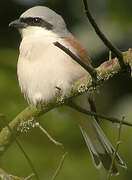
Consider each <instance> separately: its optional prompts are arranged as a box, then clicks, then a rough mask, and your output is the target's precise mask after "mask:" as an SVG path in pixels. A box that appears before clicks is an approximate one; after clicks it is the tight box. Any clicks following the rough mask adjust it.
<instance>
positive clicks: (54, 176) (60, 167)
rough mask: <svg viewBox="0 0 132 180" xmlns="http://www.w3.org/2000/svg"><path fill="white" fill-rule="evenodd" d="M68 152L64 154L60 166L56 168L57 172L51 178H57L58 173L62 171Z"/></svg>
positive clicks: (52, 179) (53, 179)
mask: <svg viewBox="0 0 132 180" xmlns="http://www.w3.org/2000/svg"><path fill="white" fill-rule="evenodd" d="M67 154H68V153H67V152H66V153H65V154H64V155H63V156H62V158H61V160H60V163H59V166H58V168H57V169H56V171H55V174H54V175H53V176H52V178H51V180H55V179H56V177H57V176H58V174H59V173H60V171H61V169H62V166H63V163H64V160H65V157H66V155H67Z"/></svg>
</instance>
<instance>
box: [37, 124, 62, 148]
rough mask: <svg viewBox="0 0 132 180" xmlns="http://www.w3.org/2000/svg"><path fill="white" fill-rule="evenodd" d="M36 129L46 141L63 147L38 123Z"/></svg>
mask: <svg viewBox="0 0 132 180" xmlns="http://www.w3.org/2000/svg"><path fill="white" fill-rule="evenodd" d="M37 127H38V128H39V129H40V130H41V131H42V132H43V133H44V134H45V135H46V136H47V137H48V139H49V140H50V141H51V142H53V143H54V144H55V145H57V146H62V147H63V144H62V143H60V142H58V141H56V140H55V139H54V138H53V137H52V136H51V135H50V134H49V133H48V132H47V131H46V130H45V129H44V128H43V127H42V126H41V125H40V124H39V123H38V125H37Z"/></svg>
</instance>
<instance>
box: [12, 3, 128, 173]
mask: <svg viewBox="0 0 132 180" xmlns="http://www.w3.org/2000/svg"><path fill="white" fill-rule="evenodd" d="M10 26H13V27H16V28H18V29H19V31H20V33H21V35H22V42H21V44H20V54H19V59H18V65H17V73H18V80H19V84H20V87H21V91H22V92H23V93H24V95H25V97H26V98H27V100H28V102H29V103H30V104H34V105H37V104H38V103H40V102H41V103H43V102H50V101H51V100H52V99H53V98H54V97H55V96H56V93H57V91H58V88H56V87H59V88H60V89H61V91H62V93H63V94H64V95H67V94H69V93H70V91H71V87H72V84H73V83H74V82H75V81H77V80H78V79H79V78H81V77H83V76H86V75H87V73H88V72H86V71H85V70H84V69H83V68H82V67H81V66H80V65H79V64H78V63H76V62H75V61H74V60H73V59H72V58H71V57H70V56H68V55H67V54H66V53H65V52H63V51H62V50H60V49H59V48H58V47H56V46H55V45H54V44H53V43H54V42H56V41H58V42H59V43H61V44H62V45H64V46H65V47H67V48H68V49H69V50H70V51H72V52H73V53H74V54H75V55H76V56H78V57H80V59H81V60H82V61H84V63H87V64H88V63H89V59H88V56H87V52H86V51H85V49H84V48H83V47H82V45H81V44H80V43H79V42H78V41H77V40H76V39H74V37H73V35H72V34H71V33H70V32H69V31H68V30H67V27H66V24H65V22H64V20H63V18H62V17H61V16H60V15H58V14H57V13H55V12H54V11H52V10H51V9H49V8H47V7H42V6H36V7H33V8H31V9H29V10H27V11H26V12H24V13H23V14H22V15H21V16H20V18H19V19H18V20H15V21H13V22H11V23H10ZM80 98H81V101H82V102H81V106H83V108H89V104H88V102H87V98H86V95H85V96H84V95H82V96H81V97H80ZM73 101H74V103H78V104H79V103H80V101H79V99H78V98H74V99H73ZM77 123H78V125H79V127H80V129H81V132H82V134H83V136H84V139H85V141H86V144H87V146H88V148H89V151H90V154H91V156H92V158H93V160H94V164H95V165H96V167H97V168H99V167H101V164H103V166H104V168H105V169H106V170H109V168H110V166H111V162H112V153H113V151H114V149H113V147H112V145H111V144H110V142H109V141H108V139H107V138H106V136H105V135H104V133H103V131H102V130H101V128H100V127H99V125H98V123H97V122H96V120H95V119H94V118H91V119H87V116H86V115H84V116H83V117H81V115H80V116H78V119H77ZM115 159H116V161H117V162H118V164H119V165H120V166H122V167H126V165H125V164H124V163H123V161H122V160H121V158H120V157H119V155H118V154H116V158H115ZM112 172H113V174H117V173H118V171H117V169H116V167H115V165H113V168H112Z"/></svg>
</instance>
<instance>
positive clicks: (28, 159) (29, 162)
mask: <svg viewBox="0 0 132 180" xmlns="http://www.w3.org/2000/svg"><path fill="white" fill-rule="evenodd" d="M3 121H4V122H5V124H6V126H7V128H8V130H9V131H10V133H11V135H12V136H13V138H14V140H15V142H16V144H17V146H18V147H19V149H20V150H21V152H22V153H23V155H24V156H25V158H26V160H27V162H28V164H29V166H30V167H31V169H32V171H33V173H32V174H34V175H35V176H36V179H37V180H40V178H39V176H38V173H37V171H36V169H35V168H34V165H33V163H32V161H31V159H30V158H29V156H28V155H27V153H26V152H25V150H24V149H23V147H22V146H21V144H20V143H19V141H18V139H17V138H16V137H15V135H14V134H13V132H12V129H11V128H10V126H9V124H8V123H7V120H6V117H4V119H3Z"/></svg>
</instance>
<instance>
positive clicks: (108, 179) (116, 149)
mask: <svg viewBox="0 0 132 180" xmlns="http://www.w3.org/2000/svg"><path fill="white" fill-rule="evenodd" d="M123 121H124V117H123V118H122V120H121V121H120V126H119V130H118V136H117V141H116V147H115V151H114V152H113V157H112V162H111V166H110V169H109V171H108V176H107V180H110V177H111V173H112V167H113V164H114V161H115V158H116V153H117V152H118V148H119V145H120V136H121V128H122V122H123Z"/></svg>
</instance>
